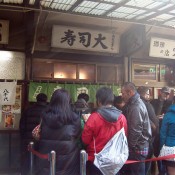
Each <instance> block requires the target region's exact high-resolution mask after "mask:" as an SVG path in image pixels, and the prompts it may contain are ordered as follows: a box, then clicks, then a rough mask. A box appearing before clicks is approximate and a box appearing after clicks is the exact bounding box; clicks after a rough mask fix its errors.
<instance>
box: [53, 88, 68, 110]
mask: <svg viewBox="0 0 175 175" xmlns="http://www.w3.org/2000/svg"><path fill="white" fill-rule="evenodd" d="M50 105H52V106H55V107H59V108H62V109H63V110H66V109H65V108H66V107H67V106H69V105H70V96H69V93H68V91H66V90H65V89H57V90H55V91H54V93H53V95H52V97H51V100H50Z"/></svg>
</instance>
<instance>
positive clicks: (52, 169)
mask: <svg viewBox="0 0 175 175" xmlns="http://www.w3.org/2000/svg"><path fill="white" fill-rule="evenodd" d="M33 147H34V143H33V142H30V144H29V146H28V150H29V151H30V175H33V170H34V166H33V162H34V155H36V156H38V157H39V158H41V159H47V160H48V161H50V175H55V173H56V172H55V170H56V169H55V165H56V153H55V151H51V152H50V153H49V154H41V153H39V152H37V151H35V150H34V149H33ZM172 158H174V159H175V154H172V155H168V156H162V157H155V158H151V159H146V160H143V161H136V160H127V161H126V162H125V164H131V163H138V162H151V161H157V160H167V159H172ZM87 160H88V154H87V153H86V151H85V150H81V151H80V175H86V162H87Z"/></svg>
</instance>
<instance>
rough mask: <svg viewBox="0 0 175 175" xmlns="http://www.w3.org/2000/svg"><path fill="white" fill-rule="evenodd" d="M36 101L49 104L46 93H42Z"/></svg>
mask: <svg viewBox="0 0 175 175" xmlns="http://www.w3.org/2000/svg"><path fill="white" fill-rule="evenodd" d="M36 101H37V102H45V103H46V102H47V95H46V94H44V93H40V94H38V95H37V96H36Z"/></svg>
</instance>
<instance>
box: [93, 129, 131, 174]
mask: <svg viewBox="0 0 175 175" xmlns="http://www.w3.org/2000/svg"><path fill="white" fill-rule="evenodd" d="M94 155H95V160H94V164H95V166H96V167H97V168H98V169H99V170H100V171H101V172H102V173H103V175H115V174H116V173H117V172H118V171H119V170H120V169H121V168H122V166H123V165H124V163H125V162H126V160H127V159H128V155H129V151H128V142H127V138H126V136H125V131H124V128H122V129H121V130H120V131H118V132H117V133H116V134H115V135H114V136H113V137H112V138H111V139H110V140H109V141H108V143H107V144H106V145H105V146H104V148H103V149H102V150H101V151H100V152H99V153H98V154H96V153H95V154H94Z"/></svg>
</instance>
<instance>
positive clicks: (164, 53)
mask: <svg viewBox="0 0 175 175" xmlns="http://www.w3.org/2000/svg"><path fill="white" fill-rule="evenodd" d="M149 56H150V57H159V58H169V59H175V40H169V39H164V38H157V37H152V38H151V42H150V51H149Z"/></svg>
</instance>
